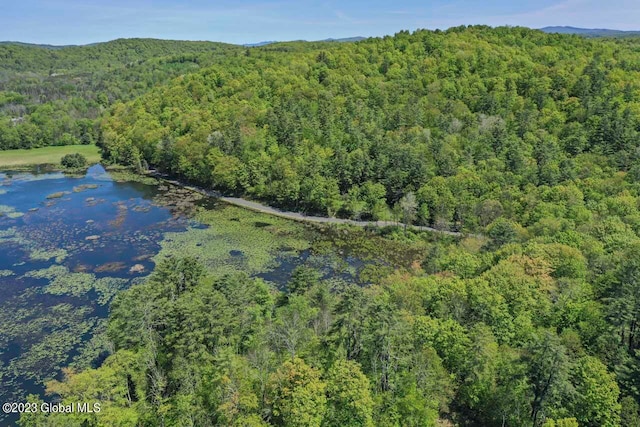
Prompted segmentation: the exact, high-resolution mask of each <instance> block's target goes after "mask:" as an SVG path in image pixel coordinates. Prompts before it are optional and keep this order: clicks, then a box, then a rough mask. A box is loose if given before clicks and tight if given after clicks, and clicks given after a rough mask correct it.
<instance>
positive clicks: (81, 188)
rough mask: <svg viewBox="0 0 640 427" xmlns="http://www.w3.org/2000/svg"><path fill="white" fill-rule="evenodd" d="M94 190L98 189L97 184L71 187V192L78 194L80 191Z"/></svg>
mask: <svg viewBox="0 0 640 427" xmlns="http://www.w3.org/2000/svg"><path fill="white" fill-rule="evenodd" d="M96 188H98V184H82V185H77V186H75V187H73V192H74V193H80V192H82V191H86V190H94V189H96Z"/></svg>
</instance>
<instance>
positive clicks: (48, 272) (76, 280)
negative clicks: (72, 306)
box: [25, 265, 129, 305]
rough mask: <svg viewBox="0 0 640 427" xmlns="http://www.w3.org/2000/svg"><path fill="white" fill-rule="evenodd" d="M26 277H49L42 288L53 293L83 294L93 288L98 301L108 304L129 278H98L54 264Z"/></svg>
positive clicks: (126, 283) (34, 271)
mask: <svg viewBox="0 0 640 427" xmlns="http://www.w3.org/2000/svg"><path fill="white" fill-rule="evenodd" d="M25 277H31V278H36V279H47V280H48V281H49V284H48V285H46V286H44V287H43V288H42V289H43V291H44V292H46V293H49V294H52V295H72V296H76V297H78V296H82V295H85V294H87V293H88V292H89V291H91V290H93V291H95V292H96V293H97V294H98V303H99V304H100V305H105V304H107V303H108V302H109V301H110V300H111V298H113V297H114V296H115V294H116V293H117V292H118V291H120V290H122V289H124V288H126V287H127V285H128V284H129V280H128V279H121V278H115V277H101V278H99V279H97V278H96V276H95V275H93V274H90V273H84V272H80V273H75V272H71V271H69V269H68V268H67V267H64V266H61V265H52V266H51V267H49V268H45V269H41V270H33V271H30V272H28V273H26V274H25Z"/></svg>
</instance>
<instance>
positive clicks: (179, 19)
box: [0, 0, 640, 45]
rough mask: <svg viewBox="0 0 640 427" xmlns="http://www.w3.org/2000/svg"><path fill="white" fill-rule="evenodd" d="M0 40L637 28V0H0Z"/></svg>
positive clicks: (235, 39)
mask: <svg viewBox="0 0 640 427" xmlns="http://www.w3.org/2000/svg"><path fill="white" fill-rule="evenodd" d="M3 3H5V4H3V5H2V7H1V8H0V40H10V41H21V42H27V43H43V44H54V45H66V44H87V43H94V42H101V41H108V40H113V39H116V38H123V37H153V38H162V39H175V40H210V41H222V42H228V43H236V44H244V43H255V42H260V41H266V40H277V41H285V40H322V39H325V38H330V37H331V38H341V37H353V36H365V37H369V36H383V35H387V34H389V35H392V34H394V33H396V32H398V31H400V30H415V29H418V28H429V29H435V28H440V29H446V28H449V27H451V26H457V25H463V24H464V25H471V24H486V25H491V26H498V25H512V26H516V25H520V26H526V27H531V28H541V27H545V26H550V25H570V26H575V27H585V28H611V29H620V30H640V1H639V0H607V1H603V0H538V1H533V0H484V1H471V0H458V1H455V0H454V1H442V0H434V1H430V0H410V1H398V0H386V1H385V0H353V1H350V0H341V1H336V0H324V1H307V0H297V1H292V0H175V1H169V0H3Z"/></svg>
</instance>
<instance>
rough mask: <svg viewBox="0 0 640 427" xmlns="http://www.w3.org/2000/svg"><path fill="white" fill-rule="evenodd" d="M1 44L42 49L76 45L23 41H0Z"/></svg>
mask: <svg viewBox="0 0 640 427" xmlns="http://www.w3.org/2000/svg"><path fill="white" fill-rule="evenodd" d="M3 44H12V45H17V46H27V47H41V48H43V49H52V50H55V49H63V48H65V47H74V46H77V45H72V44H70V45H64V46H54V45H52V44H35V43H23V42H12V41H4V42H3V41H0V45H3Z"/></svg>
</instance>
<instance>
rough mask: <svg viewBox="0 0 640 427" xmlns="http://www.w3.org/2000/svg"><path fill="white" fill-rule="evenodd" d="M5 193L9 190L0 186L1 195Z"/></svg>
mask: <svg viewBox="0 0 640 427" xmlns="http://www.w3.org/2000/svg"><path fill="white" fill-rule="evenodd" d="M3 194H7V190H5V189H4V188H0V196H2V195H3Z"/></svg>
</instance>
